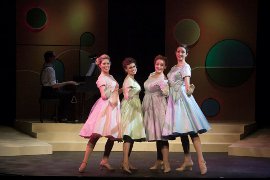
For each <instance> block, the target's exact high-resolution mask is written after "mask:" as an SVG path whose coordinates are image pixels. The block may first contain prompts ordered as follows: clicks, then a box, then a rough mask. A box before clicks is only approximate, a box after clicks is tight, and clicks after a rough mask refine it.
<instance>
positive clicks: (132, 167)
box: [129, 163, 138, 170]
mask: <svg viewBox="0 0 270 180" xmlns="http://www.w3.org/2000/svg"><path fill="white" fill-rule="evenodd" d="M129 169H130V170H138V168H136V167H134V166H133V165H132V164H130V163H129Z"/></svg>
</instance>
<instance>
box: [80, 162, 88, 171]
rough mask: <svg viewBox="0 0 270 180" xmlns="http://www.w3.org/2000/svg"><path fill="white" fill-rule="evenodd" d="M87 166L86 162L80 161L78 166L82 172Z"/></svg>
mask: <svg viewBox="0 0 270 180" xmlns="http://www.w3.org/2000/svg"><path fill="white" fill-rule="evenodd" d="M86 166H87V162H82V164H81V166H80V167H79V172H80V173H83V172H84V170H85V168H86Z"/></svg>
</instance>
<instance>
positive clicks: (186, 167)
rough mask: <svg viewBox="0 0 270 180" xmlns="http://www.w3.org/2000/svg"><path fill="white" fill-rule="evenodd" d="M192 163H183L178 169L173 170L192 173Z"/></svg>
mask: <svg viewBox="0 0 270 180" xmlns="http://www.w3.org/2000/svg"><path fill="white" fill-rule="evenodd" d="M192 166H193V162H192V161H189V162H187V161H185V162H184V163H183V164H182V165H181V166H180V167H179V168H177V169H175V170H176V171H181V172H182V171H186V170H188V171H192Z"/></svg>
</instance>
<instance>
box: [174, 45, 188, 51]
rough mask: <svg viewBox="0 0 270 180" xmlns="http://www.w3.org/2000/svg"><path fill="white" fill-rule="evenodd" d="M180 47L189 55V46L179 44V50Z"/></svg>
mask: <svg viewBox="0 0 270 180" xmlns="http://www.w3.org/2000/svg"><path fill="white" fill-rule="evenodd" d="M179 47H182V48H185V50H186V53H188V51H189V49H188V46H187V45H186V44H179V45H178V46H177V48H179ZM177 48H176V49H177Z"/></svg>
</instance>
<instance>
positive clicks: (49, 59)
mask: <svg viewBox="0 0 270 180" xmlns="http://www.w3.org/2000/svg"><path fill="white" fill-rule="evenodd" d="M55 57H56V55H55V53H54V52H53V51H47V52H45V53H44V60H45V62H44V64H43V67H42V70H41V77H40V80H41V85H42V89H41V98H45V99H52V98H59V100H60V103H59V107H58V117H56V118H57V121H58V122H68V121H70V120H71V119H70V112H71V99H72V97H73V95H74V91H71V90H66V89H65V88H64V87H65V86H76V85H78V83H77V82H75V81H66V82H61V83H58V82H57V80H56V73H55V69H54V67H53V61H55Z"/></svg>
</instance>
